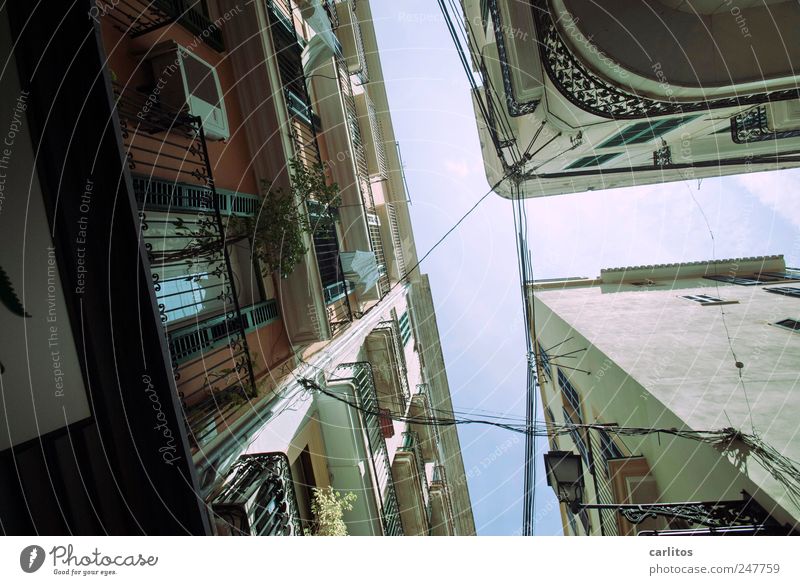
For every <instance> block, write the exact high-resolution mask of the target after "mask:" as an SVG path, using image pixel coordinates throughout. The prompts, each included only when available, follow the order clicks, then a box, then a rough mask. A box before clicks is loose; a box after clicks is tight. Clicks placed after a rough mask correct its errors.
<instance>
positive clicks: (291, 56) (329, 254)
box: [267, 0, 353, 334]
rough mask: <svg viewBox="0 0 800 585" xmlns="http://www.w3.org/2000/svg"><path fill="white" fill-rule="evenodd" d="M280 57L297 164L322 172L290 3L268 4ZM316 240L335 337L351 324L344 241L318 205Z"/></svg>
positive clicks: (312, 216)
mask: <svg viewBox="0 0 800 585" xmlns="http://www.w3.org/2000/svg"><path fill="white" fill-rule="evenodd" d="M267 7H268V8H270V11H269V13H270V19H271V21H272V25H273V26H272V31H273V40H274V43H275V55H276V59H277V63H278V71H279V74H280V77H281V83H282V85H283V89H284V97H285V100H286V106H287V116H288V120H289V129H288V130H289V134H290V136H291V139H292V143H293V147H294V156H295V160H297V161H299V162H300V163H301V164H302V165H303V166H304V167H306V168H307V169H314V168H319V167H320V165H321V163H322V157H321V156H320V152H319V144H318V142H317V128H318V127H319V124H320V122H319V118H318V117H317V115H316V114H315V113H314V110H313V107H312V104H311V98H310V96H309V94H308V90H307V88H306V78H305V73H304V71H303V62H302V51H303V49H302V45H301V43H300V39H299V38H298V37H297V35H296V33H295V30H294V28H292V29H291V30H290V29H287V28H285V27H283V26H281V23H283V22H284V21H283V19H284V18H285V17H286V15H287V14H289V15H292V14H293V12H292V7H291V3H290V2H289V0H281V1H278V0H269V1H268V2H267ZM306 208H307V211H308V218H309V223H310V225H311V230H312V241H313V244H314V252H315V255H316V258H317V267H318V269H319V275H320V281H321V283H322V288H323V298H324V300H325V304H326V312H327V315H328V323H329V325H330V327H331V333H333V334H336V333H337V332H338V331H340V330H341V328H342V327H343V326H344V325H346V324H347V323H349V322H350V321H352V319H353V314H352V309H351V307H350V299H349V296H348V295H349V293H350V286H349V284H348V282H347V281H346V279H345V277H344V271H343V270H342V263H341V259H340V255H339V252H340V245H339V237H338V235H337V233H336V224H335V222H336V210H335V209H331V208H327V207H325V206H323V205H322V204H320V203H319V202H317V201H314V200H308V201H306Z"/></svg>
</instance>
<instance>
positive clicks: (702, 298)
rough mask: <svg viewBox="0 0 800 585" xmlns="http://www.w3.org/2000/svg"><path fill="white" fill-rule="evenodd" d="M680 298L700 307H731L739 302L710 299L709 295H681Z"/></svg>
mask: <svg viewBox="0 0 800 585" xmlns="http://www.w3.org/2000/svg"><path fill="white" fill-rule="evenodd" d="M681 298H682V299H687V300H690V301H694V302H696V303H700V304H701V305H732V304H734V303H738V302H739V301H725V300H722V299H719V298H717V297H712V296H710V295H683V296H682V297H681Z"/></svg>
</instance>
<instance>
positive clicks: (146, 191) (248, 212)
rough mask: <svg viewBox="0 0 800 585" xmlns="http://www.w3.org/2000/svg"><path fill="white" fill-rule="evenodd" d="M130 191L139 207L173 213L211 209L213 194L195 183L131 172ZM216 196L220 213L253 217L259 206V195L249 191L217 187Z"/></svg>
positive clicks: (212, 209)
mask: <svg viewBox="0 0 800 585" xmlns="http://www.w3.org/2000/svg"><path fill="white" fill-rule="evenodd" d="M133 192H134V195H135V196H136V202H137V203H138V204H139V207H140V208H147V209H150V210H153V211H166V212H173V213H185V212H197V211H207V212H209V213H213V212H214V201H213V198H214V196H215V195H214V193H213V192H212V191H211V190H210V189H208V188H207V187H203V186H199V185H193V184H190V183H179V182H175V181H166V180H164V179H161V178H159V177H153V176H150V177H147V176H143V175H133ZM216 199H217V205H218V207H219V211H220V213H221V214H222V215H237V216H243V217H244V216H253V215H256V214H257V213H258V210H259V209H260V207H261V197H259V196H258V195H253V194H250V193H239V192H237V191H229V190H227V189H219V188H217V189H216Z"/></svg>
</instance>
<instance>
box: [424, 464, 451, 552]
mask: <svg viewBox="0 0 800 585" xmlns="http://www.w3.org/2000/svg"><path fill="white" fill-rule="evenodd" d="M430 498H431V536H455V534H456V531H455V515H454V514H453V503H452V500H451V498H450V486H449V485H448V483H447V476H446V475H445V470H444V466H443V465H437V466H436V467H434V468H433V479H432V480H431V487H430Z"/></svg>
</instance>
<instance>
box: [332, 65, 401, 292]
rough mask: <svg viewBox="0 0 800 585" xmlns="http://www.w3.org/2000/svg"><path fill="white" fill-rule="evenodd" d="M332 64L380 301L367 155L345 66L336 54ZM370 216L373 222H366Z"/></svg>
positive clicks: (384, 280)
mask: <svg viewBox="0 0 800 585" xmlns="http://www.w3.org/2000/svg"><path fill="white" fill-rule="evenodd" d="M336 65H337V67H336V74H337V76H338V78H339V89H340V91H341V94H342V100H343V102H344V107H345V115H346V118H347V129H348V131H349V133H350V140H351V143H352V145H353V153H352V155H353V161H354V162H355V167H356V174H357V175H358V186H359V190H360V191H361V200H362V203H363V205H364V211H365V213H366V214H367V227H368V230H369V240H370V246H371V247H372V252H373V253H374V254H375V260H376V262H377V263H378V269H379V270H380V272H381V276H380V278H379V279H378V290H379V293H380V296H381V298H383V297H384V296H385V295H386V294H387V293H388V292H389V289H390V288H391V284H390V283H389V276H388V274H387V272H386V256H385V255H384V252H383V240H382V239H381V227H380V220H378V214H377V213H376V211H375V199H374V197H373V195H372V183H371V181H370V177H369V166H368V164H367V154H366V152H365V151H364V141H363V139H362V136H361V129H360V127H359V125H358V112H357V110H356V102H355V98H354V97H353V88H352V86H351V85H350V74H349V73H348V70H347V64H346V63H345V60H344V57H342V55H336ZM370 217H372V218H374V219H370Z"/></svg>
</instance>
